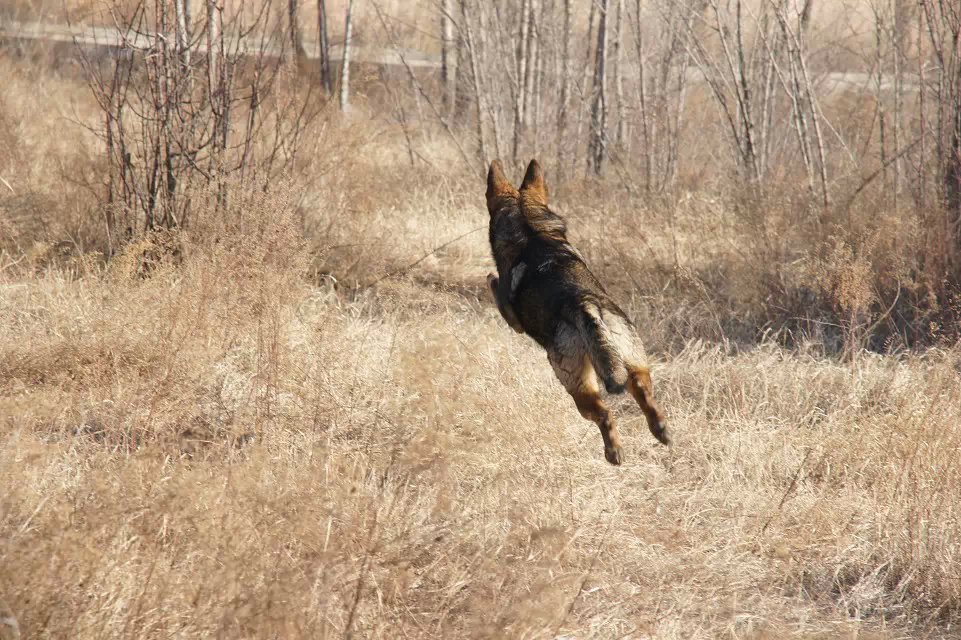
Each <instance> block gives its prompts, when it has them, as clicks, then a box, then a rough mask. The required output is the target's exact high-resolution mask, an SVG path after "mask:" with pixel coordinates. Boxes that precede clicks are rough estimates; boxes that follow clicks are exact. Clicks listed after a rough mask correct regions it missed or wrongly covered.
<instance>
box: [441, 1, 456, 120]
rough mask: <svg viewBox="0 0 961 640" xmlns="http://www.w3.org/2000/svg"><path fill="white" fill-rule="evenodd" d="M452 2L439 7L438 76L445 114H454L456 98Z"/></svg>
mask: <svg viewBox="0 0 961 640" xmlns="http://www.w3.org/2000/svg"><path fill="white" fill-rule="evenodd" d="M453 11H454V2H453V0H444V2H443V5H442V7H441V15H440V24H441V50H440V74H441V80H442V81H443V83H444V94H445V100H446V102H447V112H448V113H449V114H451V115H453V113H454V103H455V102H456V100H457V98H456V96H457V54H456V52H455V51H454V47H455V42H456V41H455V40H454V17H453Z"/></svg>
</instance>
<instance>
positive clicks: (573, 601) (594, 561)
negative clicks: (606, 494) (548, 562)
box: [548, 515, 614, 638]
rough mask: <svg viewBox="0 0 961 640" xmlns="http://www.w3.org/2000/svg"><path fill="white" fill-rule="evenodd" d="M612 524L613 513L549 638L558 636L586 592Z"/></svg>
mask: <svg viewBox="0 0 961 640" xmlns="http://www.w3.org/2000/svg"><path fill="white" fill-rule="evenodd" d="M612 524H614V516H613V515H611V518H610V520H608V521H607V529H605V530H604V537H603V538H602V541H603V542H602V543H601V544H600V545H599V546H598V547H597V549H596V550H595V551H594V556H593V557H592V558H591V564H590V566H588V567H587V573H585V574H584V577H583V578H582V579H581V584H580V586H579V587H578V588H577V593H575V594H574V597H573V598H571V603H570V604H569V605H568V607H567V611H565V612H564V616H563V617H562V618H561V619H560V620H559V621H558V622H557V625H556V626H555V627H554V630H553V632H552V633H551V634H550V635H549V636H548V637H549V638H554V637H557V634H558V633H559V632H560V630H561V627H562V626H564V623H565V622H567V618H568V617H570V615H571V614H572V613H573V612H574V605H575V604H577V599H578V598H580V597H581V594H582V593H584V587H585V586H586V585H587V580H588V579H589V578H590V577H591V573H592V572H593V571H594V565H596V564H597V558H598V556H600V555H601V552H602V551H604V548H605V547H606V546H607V540H609V538H608V534H609V533H610V532H611V525H612Z"/></svg>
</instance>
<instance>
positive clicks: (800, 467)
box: [761, 449, 811, 534]
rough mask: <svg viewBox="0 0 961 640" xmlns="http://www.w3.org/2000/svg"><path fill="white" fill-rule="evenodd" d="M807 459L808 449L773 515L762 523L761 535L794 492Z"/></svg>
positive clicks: (809, 455) (809, 452)
mask: <svg viewBox="0 0 961 640" xmlns="http://www.w3.org/2000/svg"><path fill="white" fill-rule="evenodd" d="M809 457H811V450H810V449H808V450H807V453H805V454H804V459H803V460H801V464H799V465H798V468H797V471H795V472H794V477H793V478H791V484H789V485H788V487H787V490H786V491H785V492H784V495H783V496H781V502H779V503H778V505H777V509H775V510H774V513H772V514H771V517H769V518H768V519H767V522H765V523H764V526H763V527H761V533H762V534H763V533H764V532H765V531H767V528H768V527H769V526H770V525H771V523H772V522H773V521H774V518H775V517H776V516H777V515H778V514H779V513H781V507H783V506H784V503H785V502H787V499H788V496H790V495H791V492H792V491H794V487H795V486H796V485H797V481H798V478H800V477H801V470H802V469H804V465H805V463H807V461H808V458H809Z"/></svg>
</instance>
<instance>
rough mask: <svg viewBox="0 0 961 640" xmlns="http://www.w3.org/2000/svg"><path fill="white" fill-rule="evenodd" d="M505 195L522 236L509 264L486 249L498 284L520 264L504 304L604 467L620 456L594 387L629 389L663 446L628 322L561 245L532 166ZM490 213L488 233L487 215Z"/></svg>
mask: <svg viewBox="0 0 961 640" xmlns="http://www.w3.org/2000/svg"><path fill="white" fill-rule="evenodd" d="M493 169H494V167H492V171H493ZM497 170H498V171H499V166H498V167H497ZM511 189H513V187H511ZM514 194H517V195H516V196H515V195H514ZM494 195H495V196H496V195H498V194H494ZM508 195H510V196H511V197H513V198H516V203H517V205H518V207H519V209H520V211H521V212H522V214H523V220H524V221H525V224H526V228H525V230H524V231H525V237H524V239H523V241H522V242H520V243H515V244H512V245H511V246H512V247H515V251H514V252H513V255H511V256H510V257H509V258H508V257H506V256H505V255H504V253H503V252H502V253H501V254H500V255H498V246H497V244H495V242H494V237H493V235H492V242H491V245H492V250H493V252H494V257H495V261H496V262H497V263H498V271H499V272H500V275H501V278H503V277H504V273H505V272H504V271H503V270H502V269H503V268H504V265H505V264H507V266H508V269H509V266H510V264H508V263H512V264H517V263H523V264H524V265H525V271H524V275H523V277H522V278H521V279H520V282H519V284H518V286H517V289H516V291H514V292H513V293H512V300H513V302H512V305H511V306H512V309H511V313H513V314H515V317H516V319H517V321H518V322H519V324H520V325H521V327H522V328H523V331H524V333H527V334H528V335H530V336H531V337H532V338H534V340H536V341H537V342H538V343H539V344H540V345H541V346H543V347H544V349H545V350H546V351H547V356H548V360H550V362H551V365H552V367H553V368H554V372H555V373H556V375H557V377H558V379H559V380H560V381H561V383H562V384H563V385H564V387H565V389H567V391H568V393H570V395H571V396H572V398H573V399H574V402H575V404H576V405H577V408H578V410H579V411H580V413H581V415H583V416H584V417H585V418H587V419H589V420H592V421H594V422H595V423H597V425H598V427H599V428H600V430H601V435H602V437H603V439H604V452H605V457H606V458H607V460H608V461H609V462H611V463H612V464H620V463H621V461H622V460H623V451H622V448H621V445H620V435H619V433H618V431H617V428H616V426H615V424H614V418H613V416H612V415H611V413H610V411H609V410H608V409H607V407H606V405H605V404H604V402H603V400H602V398H601V395H600V384H601V383H602V384H603V385H604V388H605V389H606V390H607V391H608V392H609V393H622V392H624V391H625V390H627V391H629V392H630V393H631V395H632V396H633V397H634V398H635V400H636V401H637V403H638V405H639V406H640V408H641V410H642V411H643V412H644V414H645V416H646V418H647V422H648V426H649V427H650V430H651V433H652V434H653V435H654V436H655V437H656V438H657V439H658V440H659V441H660V442H662V443H664V444H670V442H671V440H670V435H669V433H668V430H667V427H666V426H665V424H664V418H663V415H662V414H661V412H660V410H659V409H658V408H657V405H656V404H655V403H654V400H653V395H652V391H651V377H650V373H649V371H648V369H647V367H646V366H645V364H644V362H645V357H644V349H643V346H642V345H641V343H640V341H639V340H638V338H637V335H636V333H635V331H634V327H633V325H632V324H631V322H630V320H629V319H628V318H627V316H626V315H625V314H624V312H623V311H621V309H620V308H619V307H618V306H617V304H616V303H615V302H614V301H613V300H612V299H611V297H610V296H609V295H608V294H607V291H605V289H604V287H603V285H601V283H600V282H599V281H598V280H597V278H596V277H595V276H594V274H593V273H591V271H590V269H589V268H588V267H587V264H586V263H585V262H584V260H583V258H582V257H581V255H580V253H579V252H578V251H577V250H576V249H575V248H574V247H573V246H572V245H571V244H570V242H568V240H567V229H566V226H565V225H564V221H563V220H562V219H561V218H560V217H559V216H557V215H556V214H555V213H554V212H553V211H551V210H550V208H549V207H548V205H547V187H546V185H545V183H544V177H543V174H542V173H541V170H540V167H539V166H538V164H537V162H536V161H532V162H531V164H530V165H529V166H528V169H527V174H526V175H525V177H524V182H523V183H522V185H521V188H520V191H519V192H518V191H516V190H515V191H513V193H510V194H508ZM490 201H491V193H490V191H489V192H488V202H489V203H490ZM511 205H512V206H513V202H511ZM491 215H492V229H493V225H494V224H495V223H494V215H495V213H494V211H493V210H492V212H491ZM520 245H522V246H520ZM518 247H519V248H518ZM492 288H493V287H492ZM495 295H496V292H495ZM498 303H499V304H500V299H498ZM503 313H504V312H503V310H502V314H503ZM504 315H505V318H507V314H504Z"/></svg>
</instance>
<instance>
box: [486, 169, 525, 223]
mask: <svg viewBox="0 0 961 640" xmlns="http://www.w3.org/2000/svg"><path fill="white" fill-rule="evenodd" d="M517 195H518V194H517V189H515V188H514V185H512V184H511V183H510V180H508V179H507V176H505V175H504V169H503V168H501V163H500V160H494V161H493V162H491V168H490V170H489V171H488V172H487V208H488V209H489V210H490V212H491V213H493V212H494V202H495V201H496V200H497V199H498V198H505V197H507V198H516V197H517Z"/></svg>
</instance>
